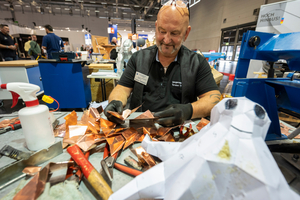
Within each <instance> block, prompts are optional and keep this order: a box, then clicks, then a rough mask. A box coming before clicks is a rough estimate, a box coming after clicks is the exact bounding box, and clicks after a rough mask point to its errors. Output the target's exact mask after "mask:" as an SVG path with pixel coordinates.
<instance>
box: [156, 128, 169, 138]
mask: <svg viewBox="0 0 300 200" xmlns="http://www.w3.org/2000/svg"><path fill="white" fill-rule="evenodd" d="M171 129H172V127H170V128H165V127H160V128H159V129H158V130H157V136H160V137H161V136H164V135H166V134H167V133H168V132H169V131H170V130H171Z"/></svg>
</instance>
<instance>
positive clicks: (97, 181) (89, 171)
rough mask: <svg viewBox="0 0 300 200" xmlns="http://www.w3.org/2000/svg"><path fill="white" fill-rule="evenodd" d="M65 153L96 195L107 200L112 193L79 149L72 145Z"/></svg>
mask: <svg viewBox="0 0 300 200" xmlns="http://www.w3.org/2000/svg"><path fill="white" fill-rule="evenodd" d="M67 151H68V153H69V154H70V155H71V157H72V158H73V160H74V161H75V162H76V163H77V165H79V166H80V167H81V171H82V173H83V174H84V176H85V177H86V178H87V180H88V181H89V183H90V184H91V185H92V186H93V188H94V189H95V190H96V191H97V193H98V194H99V195H100V196H101V197H102V199H103V200H107V199H108V198H109V196H110V195H111V194H112V193H113V192H112V190H111V188H110V187H109V185H108V184H107V183H106V181H105V180H104V178H103V177H102V176H101V174H99V172H97V170H96V169H95V168H94V167H93V165H92V164H91V163H90V162H89V161H88V160H87V159H86V157H85V156H84V154H83V153H82V151H81V150H80V148H79V147H78V146H77V145H73V146H70V147H69V148H67Z"/></svg>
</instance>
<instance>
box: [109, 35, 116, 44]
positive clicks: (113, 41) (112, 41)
mask: <svg viewBox="0 0 300 200" xmlns="http://www.w3.org/2000/svg"><path fill="white" fill-rule="evenodd" d="M110 44H111V45H114V46H116V45H117V38H116V37H113V38H112V39H111V42H110Z"/></svg>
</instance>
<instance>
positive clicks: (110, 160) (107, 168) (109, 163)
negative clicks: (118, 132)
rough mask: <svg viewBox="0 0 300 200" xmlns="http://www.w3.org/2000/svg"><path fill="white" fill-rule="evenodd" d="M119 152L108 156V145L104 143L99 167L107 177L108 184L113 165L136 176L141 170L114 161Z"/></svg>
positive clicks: (111, 176) (111, 177) (111, 178)
mask: <svg viewBox="0 0 300 200" xmlns="http://www.w3.org/2000/svg"><path fill="white" fill-rule="evenodd" d="M118 154H119V152H117V153H115V154H114V155H113V156H108V155H109V145H108V144H106V146H105V148H104V153H103V160H101V167H102V169H103V171H104V172H105V173H106V175H107V177H108V178H109V184H110V183H111V181H112V180H113V168H114V167H115V168H116V169H118V170H120V171H122V172H125V173H127V174H129V175H132V176H138V175H140V174H141V173H143V172H142V171H139V170H136V169H133V168H131V167H128V166H125V165H122V164H120V163H116V160H117V157H118Z"/></svg>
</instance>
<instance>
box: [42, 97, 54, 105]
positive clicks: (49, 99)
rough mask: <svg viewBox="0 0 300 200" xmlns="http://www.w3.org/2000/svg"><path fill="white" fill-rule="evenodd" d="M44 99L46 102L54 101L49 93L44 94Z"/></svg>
mask: <svg viewBox="0 0 300 200" xmlns="http://www.w3.org/2000/svg"><path fill="white" fill-rule="evenodd" d="M42 100H43V101H44V102H46V103H49V104H51V103H53V102H54V99H53V98H52V97H50V96H47V95H44V96H43V98H42Z"/></svg>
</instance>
